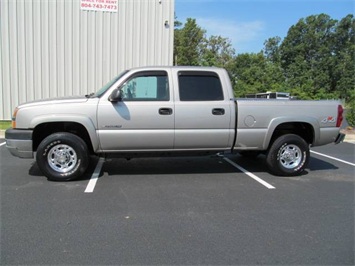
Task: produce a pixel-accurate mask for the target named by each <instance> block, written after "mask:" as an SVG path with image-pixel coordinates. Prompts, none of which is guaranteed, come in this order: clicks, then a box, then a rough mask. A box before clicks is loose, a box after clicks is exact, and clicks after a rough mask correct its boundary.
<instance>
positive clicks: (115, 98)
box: [108, 88, 122, 103]
mask: <svg viewBox="0 0 355 266" xmlns="http://www.w3.org/2000/svg"><path fill="white" fill-rule="evenodd" d="M108 100H109V101H110V102H113V103H115V102H121V101H122V91H121V89H119V88H117V89H114V90H113V92H112V93H111V95H110V96H109V97H108Z"/></svg>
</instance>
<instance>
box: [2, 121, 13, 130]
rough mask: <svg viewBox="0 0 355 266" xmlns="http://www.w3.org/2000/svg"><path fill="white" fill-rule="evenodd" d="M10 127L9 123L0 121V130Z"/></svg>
mask: <svg viewBox="0 0 355 266" xmlns="http://www.w3.org/2000/svg"><path fill="white" fill-rule="evenodd" d="M10 127H11V121H0V130H5V129H8V128H10Z"/></svg>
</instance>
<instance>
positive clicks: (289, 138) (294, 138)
mask: <svg viewBox="0 0 355 266" xmlns="http://www.w3.org/2000/svg"><path fill="white" fill-rule="evenodd" d="M287 145H295V146H297V147H298V148H299V149H300V151H301V154H302V158H301V162H300V163H299V164H298V165H297V166H296V167H294V168H291V169H289V168H285V167H284V166H283V165H282V163H281V161H280V158H281V152H282V150H283V148H284V147H286V146H287ZM309 156H310V153H309V146H308V144H307V142H306V141H305V140H304V139H303V138H301V137H300V136H298V135H294V134H287V135H283V136H281V137H279V138H277V139H276V140H275V141H274V143H273V144H272V146H271V148H270V150H269V152H268V154H267V158H266V161H267V165H268V167H269V169H270V171H271V172H272V173H274V174H276V175H280V176H295V175H299V174H300V173H302V172H303V171H304V169H305V168H306V167H307V165H308V161H309Z"/></svg>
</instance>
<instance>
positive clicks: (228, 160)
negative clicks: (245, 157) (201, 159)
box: [223, 157, 276, 189]
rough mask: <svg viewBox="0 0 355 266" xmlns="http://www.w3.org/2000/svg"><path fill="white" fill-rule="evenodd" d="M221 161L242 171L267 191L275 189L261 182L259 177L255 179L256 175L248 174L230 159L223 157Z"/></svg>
mask: <svg viewBox="0 0 355 266" xmlns="http://www.w3.org/2000/svg"><path fill="white" fill-rule="evenodd" d="M223 159H224V160H225V161H226V162H228V163H230V164H231V165H233V166H234V167H235V168H237V169H239V170H240V171H242V172H243V173H244V174H246V175H248V176H249V177H251V178H252V179H254V180H255V181H257V182H259V183H260V184H262V185H263V186H265V187H267V188H268V189H276V188H275V187H274V186H272V185H270V184H269V183H267V182H266V181H264V180H262V179H261V178H260V177H257V176H256V175H254V174H253V173H251V172H249V171H248V170H246V169H244V168H243V167H241V166H240V165H238V164H236V163H235V162H233V161H231V160H230V159H228V158H226V157H223Z"/></svg>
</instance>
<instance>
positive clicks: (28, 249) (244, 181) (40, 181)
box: [0, 139, 355, 265]
mask: <svg viewBox="0 0 355 266" xmlns="http://www.w3.org/2000/svg"><path fill="white" fill-rule="evenodd" d="M3 143H4V140H3V139H0V145H1V146H0V159H1V160H0V167H1V168H0V169H1V186H0V189H1V190H0V192H1V212H0V213H1V217H0V219H1V220H0V221H1V243H0V246H1V250H0V251H1V253H0V258H1V259H0V264H1V265H19V264H27V265H37V264H47V265H51V264H65V265H70V264H82V265H106V264H113V265H137V264H138V265H139V264H141V265H158V264H159V265H162V264H164V265H203V264H204V265H207V264H209V265H240V264H270V265H271V264H272V265H275V264H278V265H281V264H282V265H290V264H299V265H305V264H312V265H316V264H318V265H354V184H355V183H354V173H355V159H354V150H355V145H354V144H352V143H342V144H339V145H327V146H324V147H317V148H314V149H312V153H311V156H312V158H311V160H310V164H309V168H308V169H307V172H306V173H305V174H304V175H302V176H299V177H276V176H272V175H270V174H269V173H268V172H267V171H266V166H265V164H264V158H263V157H262V156H259V157H258V158H257V159H255V160H248V159H245V158H242V157H240V156H239V155H233V156H228V158H224V157H219V156H208V157H191V158H186V157H185V158H150V159H134V160H130V161H127V160H124V159H112V160H106V161H104V160H99V159H95V158H93V160H92V164H91V167H90V171H89V172H88V174H87V175H86V176H85V177H83V178H82V179H81V180H77V181H74V182H66V183H56V182H49V181H47V180H46V178H45V177H44V176H43V175H42V174H41V173H40V171H39V169H38V167H37V165H36V163H35V161H34V160H29V159H26V160H25V159H18V158H15V157H12V156H11V155H10V153H9V152H8V151H7V149H6V147H5V145H3Z"/></svg>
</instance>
